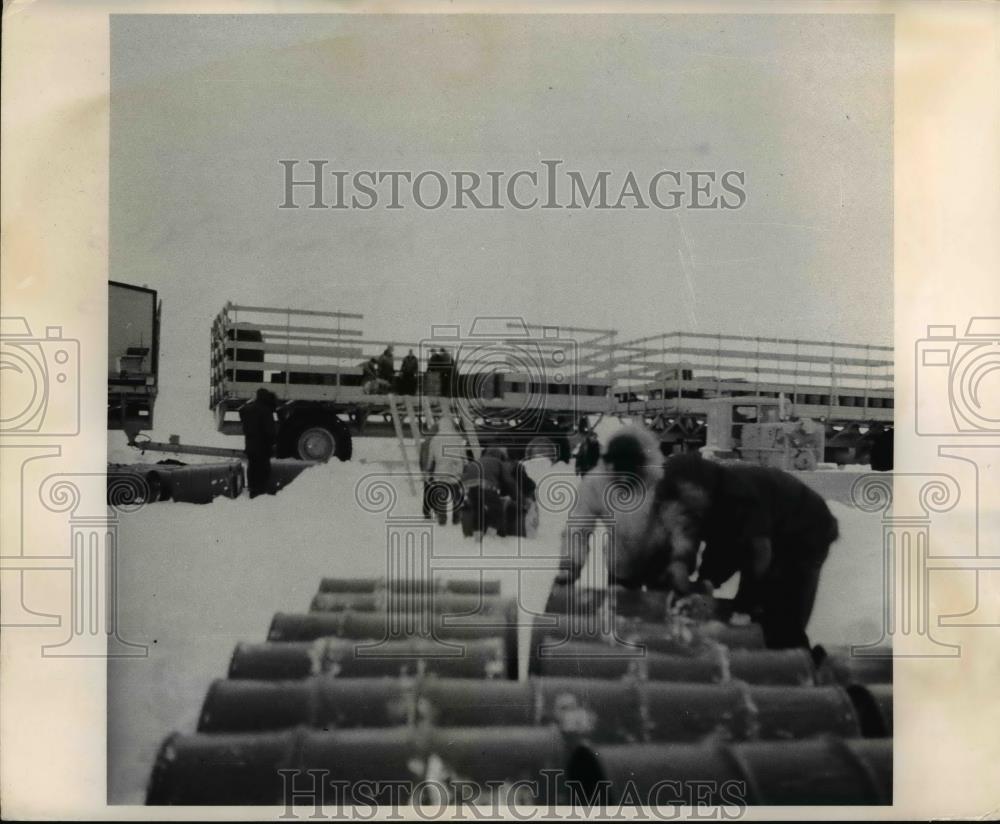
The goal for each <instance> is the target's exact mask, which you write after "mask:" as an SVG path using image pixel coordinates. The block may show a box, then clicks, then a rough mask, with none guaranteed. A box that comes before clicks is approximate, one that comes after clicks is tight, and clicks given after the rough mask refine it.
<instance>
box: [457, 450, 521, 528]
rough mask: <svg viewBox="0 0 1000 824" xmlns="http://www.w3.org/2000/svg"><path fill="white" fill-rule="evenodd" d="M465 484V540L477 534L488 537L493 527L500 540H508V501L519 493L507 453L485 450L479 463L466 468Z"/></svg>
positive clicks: (463, 514)
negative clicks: (488, 532)
mask: <svg viewBox="0 0 1000 824" xmlns="http://www.w3.org/2000/svg"><path fill="white" fill-rule="evenodd" d="M462 485H463V487H464V488H465V504H464V505H463V507H462V533H463V534H464V535H465V537H466V538H468V537H470V536H471V535H472V534H473V533H475V532H482V533H483V534H485V533H486V530H487V529H489V528H490V527H493V528H494V529H495V530H496V531H497V535H499V536H500V537H501V538H504V537H506V536H507V527H508V518H507V517H506V516H505V509H506V505H505V500H509V499H510V498H511V497H513V496H514V495H515V494H516V493H517V484H516V481H515V479H514V475H513V473H512V472H511V469H510V464H509V463H508V461H507V452H506V450H504V449H501V448H499V447H495V446H493V447H489V448H487V449H484V450H483V454H482V455H481V456H480V457H479V459H478V460H475V461H469V463H467V464H466V465H465V472H464V474H463V475H462Z"/></svg>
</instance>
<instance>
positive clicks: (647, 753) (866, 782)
mask: <svg viewBox="0 0 1000 824" xmlns="http://www.w3.org/2000/svg"><path fill="white" fill-rule="evenodd" d="M567 776H568V778H569V779H570V780H571V781H572V780H576V781H579V782H580V789H581V791H582V793H583V794H584V797H586V796H588V795H590V796H591V797H594V798H596V799H600V800H604V801H606V802H608V803H609V804H620V803H622V802H623V801H627V802H629V803H636V804H638V803H644V804H650V805H656V806H660V807H662V806H667V805H671V804H711V805H736V806H744V805H759V804H765V805H789V804H808V805H823V804H829V805H848V804H865V805H867V804H888V803H891V801H892V745H891V742H889V741H887V740H884V739H859V740H850V739H847V740H845V739H838V738H832V737H822V738H811V739H804V740H800V741H781V742H777V741H758V742H749V743H735V744H729V745H718V744H712V743H701V744H652V743H647V744H625V745H601V746H592V745H583V746H580V747H578V748H577V749H576V750H575V751H574V752H573V753H572V755H571V756H570V758H569V762H568V770H567ZM602 782H604V783H602ZM592 803H593V802H592Z"/></svg>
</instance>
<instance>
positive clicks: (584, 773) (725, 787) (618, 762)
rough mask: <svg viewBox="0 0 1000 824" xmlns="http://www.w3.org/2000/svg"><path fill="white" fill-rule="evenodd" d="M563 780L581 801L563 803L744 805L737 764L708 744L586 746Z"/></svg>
mask: <svg viewBox="0 0 1000 824" xmlns="http://www.w3.org/2000/svg"><path fill="white" fill-rule="evenodd" d="M567 778H568V782H567V784H568V786H569V787H572V788H574V789H578V791H579V792H580V793H581V797H580V798H576V799H572V798H570V799H566V800H565V801H566V802H570V801H572V800H575V801H576V802H577V803H581V802H582V803H590V804H598V803H602V802H603V803H605V804H607V805H609V806H610V805H620V804H643V805H649V806H655V807H666V806H671V805H689V804H692V805H693V804H701V805H704V804H710V805H714V806H718V805H743V804H744V803H746V802H745V796H746V779H745V777H744V775H743V772H742V771H741V769H740V765H739V764H738V763H736V762H735V761H734V760H733V759H732V758H730V757H729V754H728V752H727V750H726V749H725V748H724V747H718V746H713V745H709V744H618V745H601V746H590V745H584V746H581V747H577V749H576V750H574V752H573V753H572V755H571V756H570V758H569V762H568V767H567ZM574 782H579V783H578V784H575V785H574Z"/></svg>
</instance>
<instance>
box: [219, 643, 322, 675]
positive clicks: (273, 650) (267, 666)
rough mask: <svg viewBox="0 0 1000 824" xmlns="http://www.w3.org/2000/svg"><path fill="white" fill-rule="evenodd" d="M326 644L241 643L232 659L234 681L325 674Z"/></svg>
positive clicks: (230, 661) (231, 669)
mask: <svg viewBox="0 0 1000 824" xmlns="http://www.w3.org/2000/svg"><path fill="white" fill-rule="evenodd" d="M322 657H323V644H322V642H319V643H314V642H311V641H300V642H297V643H286V644H273V643H264V644H237V645H236V649H235V650H233V655H232V658H230V660H229V677H230V678H254V679H272V680H280V679H290V678H305V677H306V676H309V675H316V674H318V673H319V672H321V671H322Z"/></svg>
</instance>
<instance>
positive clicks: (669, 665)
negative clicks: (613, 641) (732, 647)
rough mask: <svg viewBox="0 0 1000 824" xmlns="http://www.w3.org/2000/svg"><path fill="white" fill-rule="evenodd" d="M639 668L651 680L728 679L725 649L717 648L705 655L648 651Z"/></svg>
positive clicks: (711, 681)
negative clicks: (667, 653)
mask: <svg viewBox="0 0 1000 824" xmlns="http://www.w3.org/2000/svg"><path fill="white" fill-rule="evenodd" d="M638 670H639V672H640V673H641V675H642V677H643V678H645V679H646V680H649V681H691V682H695V683H700V684H717V683H720V682H722V681H726V680H728V669H727V662H726V657H725V650H724V649H722V648H721V647H720V648H717V649H715V650H712V651H709V652H707V653H705V654H703V655H666V654H662V653H658V652H650V653H647V654H646V655H645V656H644V657H643V658H641V659H640V661H639V666H638Z"/></svg>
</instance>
